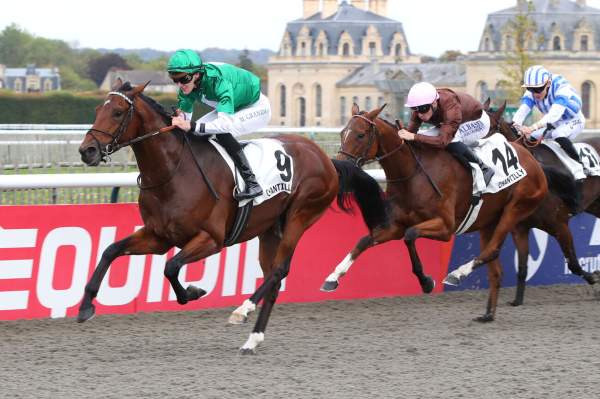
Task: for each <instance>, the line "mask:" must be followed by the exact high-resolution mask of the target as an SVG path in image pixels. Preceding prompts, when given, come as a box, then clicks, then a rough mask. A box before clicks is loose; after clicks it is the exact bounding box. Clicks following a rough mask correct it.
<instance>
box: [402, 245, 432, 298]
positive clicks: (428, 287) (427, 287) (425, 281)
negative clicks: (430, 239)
mask: <svg viewBox="0 0 600 399" xmlns="http://www.w3.org/2000/svg"><path fill="white" fill-rule="evenodd" d="M404 244H406V248H408V255H409V256H410V262H411V263H412V272H413V274H414V275H415V276H417V278H418V279H419V284H421V289H422V290H423V292H424V293H426V294H429V293H430V292H431V291H433V289H434V288H435V280H434V279H432V278H431V276H428V275H426V274H425V273H424V272H423V264H422V263H421V259H420V258H419V254H418V253H417V247H416V245H415V240H410V241H408V240H406V238H405V239H404Z"/></svg>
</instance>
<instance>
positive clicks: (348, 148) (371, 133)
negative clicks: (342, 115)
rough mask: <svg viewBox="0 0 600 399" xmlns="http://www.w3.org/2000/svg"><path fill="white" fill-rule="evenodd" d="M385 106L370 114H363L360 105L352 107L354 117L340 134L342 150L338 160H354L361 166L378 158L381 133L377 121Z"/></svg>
mask: <svg viewBox="0 0 600 399" xmlns="http://www.w3.org/2000/svg"><path fill="white" fill-rule="evenodd" d="M385 105H386V104H384V105H382V106H381V107H380V108H377V109H374V110H373V111H370V112H364V111H363V112H361V111H360V110H359V109H358V105H356V104H353V105H352V116H351V117H350V120H349V121H348V124H347V125H346V127H345V128H344V129H343V130H342V132H341V133H340V136H341V137H340V138H341V148H340V150H339V151H338V156H337V158H338V159H352V160H353V161H354V163H355V164H356V165H359V166H360V165H363V164H364V163H365V162H366V161H368V160H370V159H374V158H375V157H376V155H377V152H378V151H379V140H378V135H379V132H378V130H377V126H376V124H375V120H376V119H377V116H378V115H379V114H380V113H381V111H382V110H383V109H384V108H385Z"/></svg>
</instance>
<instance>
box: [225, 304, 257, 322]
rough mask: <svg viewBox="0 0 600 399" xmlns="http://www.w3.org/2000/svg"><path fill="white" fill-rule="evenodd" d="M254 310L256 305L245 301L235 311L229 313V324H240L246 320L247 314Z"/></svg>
mask: <svg viewBox="0 0 600 399" xmlns="http://www.w3.org/2000/svg"><path fill="white" fill-rule="evenodd" d="M255 310H256V305H255V304H254V303H252V302H250V300H249V299H246V300H245V301H244V302H243V303H242V304H241V305H240V306H239V307H238V308H237V309H236V310H234V311H233V312H231V316H229V323H231V324H242V323H244V322H245V321H246V319H247V318H248V314H250V313H252V312H254V311H255Z"/></svg>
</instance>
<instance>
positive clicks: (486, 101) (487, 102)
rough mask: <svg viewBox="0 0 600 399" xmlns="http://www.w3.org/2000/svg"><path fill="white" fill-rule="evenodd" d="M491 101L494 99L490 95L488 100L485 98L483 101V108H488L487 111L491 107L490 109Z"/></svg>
mask: <svg viewBox="0 0 600 399" xmlns="http://www.w3.org/2000/svg"><path fill="white" fill-rule="evenodd" d="M491 101H492V99H491V98H489V97H488V98H487V100H485V102H484V103H483V109H484V110H486V111H487V110H489V109H490V102H491Z"/></svg>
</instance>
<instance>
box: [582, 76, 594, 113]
mask: <svg viewBox="0 0 600 399" xmlns="http://www.w3.org/2000/svg"><path fill="white" fill-rule="evenodd" d="M592 90H593V86H592V82H583V84H582V85H581V112H583V116H585V117H586V118H589V117H590V110H591V109H592V104H591V102H592Z"/></svg>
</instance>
